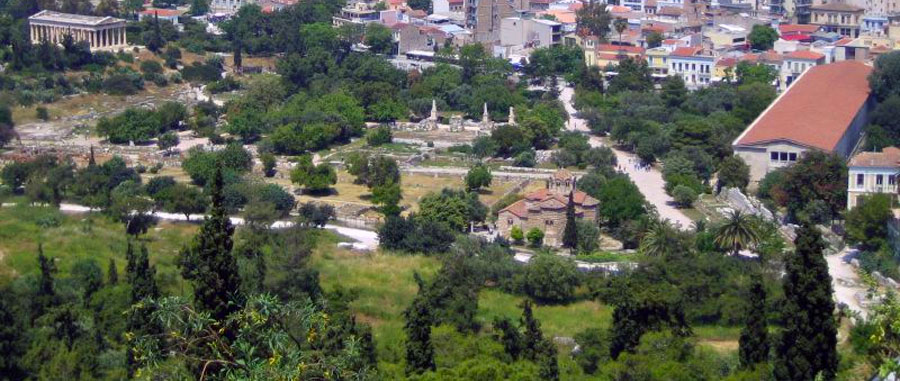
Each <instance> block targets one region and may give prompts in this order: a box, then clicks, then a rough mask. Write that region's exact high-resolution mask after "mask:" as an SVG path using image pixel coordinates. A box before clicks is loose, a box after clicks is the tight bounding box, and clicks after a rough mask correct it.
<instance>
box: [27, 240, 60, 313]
mask: <svg viewBox="0 0 900 381" xmlns="http://www.w3.org/2000/svg"><path fill="white" fill-rule="evenodd" d="M38 266H39V268H40V270H41V276H40V278H39V279H38V289H37V295H36V296H35V298H34V303H35V304H34V316H32V318H37V317H39V316H41V315H43V314H44V312H45V311H46V310H47V309H48V308H50V307H52V306H54V305H56V302H57V298H56V290H55V289H54V288H53V282H54V280H53V274H54V273H56V265H55V264H54V263H53V258H48V257H47V256H45V255H44V247H43V245H42V244H38Z"/></svg>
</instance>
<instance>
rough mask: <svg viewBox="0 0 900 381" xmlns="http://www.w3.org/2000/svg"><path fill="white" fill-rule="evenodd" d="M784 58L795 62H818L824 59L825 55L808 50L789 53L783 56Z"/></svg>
mask: <svg viewBox="0 0 900 381" xmlns="http://www.w3.org/2000/svg"><path fill="white" fill-rule="evenodd" d="M784 58H790V59H795V60H814V61H815V60H819V59H822V58H825V55H824V54H822V53H816V52H811V51H809V50H798V51H796V52H790V53H788V54H785V55H784Z"/></svg>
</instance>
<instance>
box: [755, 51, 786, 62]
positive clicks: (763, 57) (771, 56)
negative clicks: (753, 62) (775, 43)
mask: <svg viewBox="0 0 900 381" xmlns="http://www.w3.org/2000/svg"><path fill="white" fill-rule="evenodd" d="M759 60H760V61H761V62H781V61H783V60H784V57H783V56H782V55H781V54H778V52H776V51H774V50H769V51H765V52H762V53H759Z"/></svg>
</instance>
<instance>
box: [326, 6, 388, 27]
mask: <svg viewBox="0 0 900 381" xmlns="http://www.w3.org/2000/svg"><path fill="white" fill-rule="evenodd" d="M380 16H381V14H380V13H379V12H378V11H376V10H374V9H372V8H370V7H369V6H368V5H367V4H366V3H355V4H353V5H352V6H350V7H344V8H341V13H340V14H338V15H337V16H333V17H332V18H331V22H332V23H333V24H334V26H341V25H344V24H348V23H350V24H368V23H370V22H376V21H378V19H379V18H380Z"/></svg>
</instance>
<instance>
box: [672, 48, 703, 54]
mask: <svg viewBox="0 0 900 381" xmlns="http://www.w3.org/2000/svg"><path fill="white" fill-rule="evenodd" d="M702 50H703V49H702V48H700V47H699V46H682V47H679V48H675V50H674V51H673V52H672V54H670V56H674V57H693V56H696V55H697V54H699V53H700V51H702Z"/></svg>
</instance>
